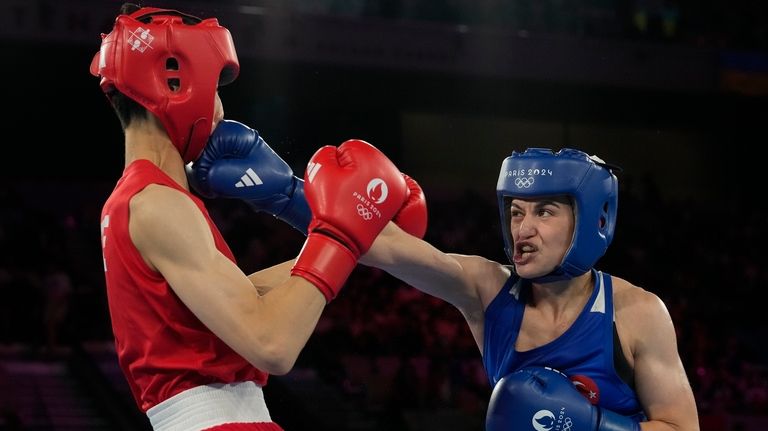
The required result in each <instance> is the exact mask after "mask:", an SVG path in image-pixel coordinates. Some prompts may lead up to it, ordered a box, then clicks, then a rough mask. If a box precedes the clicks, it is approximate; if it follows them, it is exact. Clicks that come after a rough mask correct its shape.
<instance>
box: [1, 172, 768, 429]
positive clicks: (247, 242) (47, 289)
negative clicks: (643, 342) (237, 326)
mask: <svg viewBox="0 0 768 431" xmlns="http://www.w3.org/2000/svg"><path fill="white" fill-rule="evenodd" d="M26 187H33V186H24V185H21V184H15V185H10V186H6V187H5V188H4V189H3V190H2V191H0V199H2V201H3V205H2V207H0V346H23V348H24V349H25V351H26V352H27V354H28V355H29V356H30V357H34V358H46V357H60V356H62V355H66V354H67V351H68V350H67V347H68V346H69V345H72V344H73V343H82V342H85V341H91V340H105V341H109V340H111V330H110V326H109V316H108V312H107V307H106V299H105V297H104V285H103V284H104V281H103V273H102V264H101V251H100V242H99V212H100V205H101V202H100V201H99V200H98V199H97V198H95V196H98V195H99V194H104V196H106V192H107V191H108V188H107V186H104V188H103V189H99V188H96V189H89V190H83V188H82V187H80V186H78V185H76V184H72V185H70V186H69V187H68V186H67V185H58V186H57V187H58V190H59V193H61V195H60V196H66V197H67V198H66V203H62V204H61V205H57V206H48V207H40V206H38V204H37V203H36V202H37V201H35V200H34V199H33V198H32V195H31V194H30V193H29V191H28V190H27V189H26ZM622 189H623V190H622V193H621V199H620V206H619V223H618V227H617V232H616V236H615V240H614V243H613V244H612V246H611V248H610V249H609V251H608V253H607V255H606V256H605V257H604V258H603V259H602V260H601V261H600V262H599V263H598V268H599V269H601V270H605V271H607V272H609V273H613V274H616V275H619V276H622V277H624V278H626V279H628V280H630V281H632V282H634V283H635V284H638V285H640V286H643V287H645V288H646V289H648V290H651V291H653V292H655V293H656V294H658V295H659V296H660V297H661V298H662V299H663V300H664V301H665V303H666V304H667V306H668V308H669V310H670V312H671V315H672V318H673V320H674V322H675V325H676V327H677V330H678V343H679V349H680V351H681V356H682V358H683V361H684V365H685V367H686V370H687V371H688V375H689V378H690V380H691V382H692V385H693V387H694V392H695V395H696V399H697V402H698V405H699V409H700V413H701V414H702V423H703V425H705V426H704V427H703V428H704V429H708V428H707V426H706V423H707V422H706V421H712V422H713V423H716V422H717V421H718V420H721V415H724V414H744V415H759V416H768V349H766V347H765V345H764V343H761V342H760V341H761V340H763V339H764V336H765V333H766V329H768V328H766V327H767V326H768V323H767V322H766V321H765V319H764V315H763V310H762V304H761V303H760V302H759V301H757V300H755V295H756V293H755V292H758V291H759V289H761V288H762V287H763V286H765V285H766V284H768V272H766V271H765V270H764V265H761V263H762V260H763V259H764V258H765V252H764V250H762V248H761V245H762V244H765V241H766V240H768V238H767V237H766V236H768V235H767V231H766V226H768V223H766V215H765V213H764V212H761V211H759V210H758V209H757V208H756V207H755V206H750V205H744V202H739V203H730V202H727V201H721V203H720V204H719V205H713V204H712V203H711V202H700V201H668V200H665V199H662V197H661V196H660V194H659V193H658V189H657V187H656V185H655V184H654V183H653V182H652V181H650V180H647V179H646V180H640V181H633V180H632V178H622ZM94 190H95V191H94ZM427 192H428V191H427ZM210 207H211V213H212V216H213V218H214V220H215V221H216V222H217V224H218V225H219V226H220V228H221V230H222V232H223V233H224V235H225V237H226V238H228V240H229V241H230V244H231V246H232V249H233V251H234V253H235V255H236V256H238V260H239V264H240V265H241V267H243V268H244V269H245V271H246V272H251V271H254V270H257V269H259V268H262V267H264V266H265V265H269V264H273V263H278V262H280V261H283V260H287V259H290V258H292V257H294V256H295V254H296V253H297V252H298V250H299V249H300V247H301V244H302V243H303V237H302V236H301V234H299V233H298V232H296V231H294V230H293V229H292V228H290V227H288V226H287V225H284V224H282V223H280V222H279V221H277V220H276V219H274V218H272V217H270V216H267V215H264V214H255V213H253V212H252V211H251V210H250V209H249V208H248V207H247V206H245V205H244V204H241V203H240V202H236V201H227V200H222V201H211V202H210ZM426 239H427V240H429V241H430V242H432V243H433V244H435V245H436V246H438V248H440V249H442V250H444V251H455V252H461V253H466V254H479V255H483V256H486V257H488V258H492V259H497V260H499V261H503V259H505V256H504V253H503V249H502V247H503V244H502V239H501V236H500V229H499V222H498V213H497V208H496V204H495V202H494V200H493V195H492V194H489V195H488V196H480V195H477V194H473V193H465V194H464V195H461V196H455V197H454V198H453V199H452V200H450V201H432V202H430V226H429V230H428V233H427V238H426ZM297 367H299V368H303V369H313V370H314V371H315V372H316V373H317V375H318V376H319V378H321V379H322V380H324V381H325V382H327V383H328V384H330V385H332V386H335V387H337V388H339V389H340V390H341V391H342V392H343V393H345V394H346V396H348V397H350V398H351V399H356V400H358V402H359V403H360V404H361V405H362V406H365V408H366V409H369V410H372V411H381V412H396V411H400V410H402V409H412V408H424V409H458V410H461V411H463V412H465V413H467V414H469V415H474V416H477V417H481V416H482V415H483V413H484V409H485V405H486V403H487V399H488V397H489V395H490V390H491V388H490V387H489V386H488V383H487V380H486V377H485V374H484V372H483V369H482V363H481V360H480V354H479V352H478V349H477V347H476V346H475V344H474V341H473V339H472V337H471V335H470V334H469V331H468V328H467V326H466V324H465V323H464V320H463V318H462V317H461V315H460V314H459V313H458V312H457V311H456V310H455V309H454V308H453V307H451V306H450V305H448V304H447V303H444V302H442V301H440V300H437V299H435V298H432V297H430V296H428V295H425V294H422V293H420V292H418V291H416V290H415V289H413V288H410V287H408V286H406V285H404V284H403V283H401V282H399V281H398V280H396V279H394V278H393V277H391V276H389V275H388V274H386V273H384V272H382V271H379V270H373V269H371V268H366V267H362V266H361V267H358V269H356V270H355V272H354V273H353V275H352V277H351V278H350V281H349V282H348V283H347V285H346V286H345V288H344V290H343V291H342V293H341V295H340V297H339V298H338V299H337V300H335V301H334V302H332V303H331V304H330V305H329V306H328V308H327V310H326V311H325V313H324V315H323V317H322V318H321V321H320V323H319V325H318V327H317V330H316V333H315V335H314V336H313V337H312V339H311V340H310V343H309V344H308V345H307V348H306V349H305V351H304V352H303V353H302V355H301V357H300V359H299V363H298V364H297ZM709 429H717V426H716V425H712V427H711V428H709Z"/></svg>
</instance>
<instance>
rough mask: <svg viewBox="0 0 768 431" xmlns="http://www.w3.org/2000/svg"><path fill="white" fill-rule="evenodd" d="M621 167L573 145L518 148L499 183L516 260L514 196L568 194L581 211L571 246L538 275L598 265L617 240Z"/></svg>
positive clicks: (564, 274) (563, 274) (509, 249)
mask: <svg viewBox="0 0 768 431" xmlns="http://www.w3.org/2000/svg"><path fill="white" fill-rule="evenodd" d="M620 170H621V169H620V168H619V167H617V166H615V165H610V164H607V163H605V162H604V161H603V160H602V159H600V158H598V157H596V156H589V155H588V154H587V153H585V152H583V151H580V150H576V149H571V148H564V149H562V150H560V151H558V152H556V153H555V152H553V151H552V150H551V149H548V148H529V149H527V150H525V151H523V152H517V151H513V152H512V155H511V156H509V157H507V158H506V159H504V162H503V163H502V164H501V172H500V173H499V180H498V182H497V183H496V195H497V198H498V204H499V214H500V217H501V229H502V235H503V237H504V245H505V247H504V249H505V251H506V253H507V257H508V258H509V259H510V262H511V261H512V255H513V253H514V244H513V241H512V234H511V232H510V215H509V203H510V201H511V200H512V199H514V198H522V199H530V198H537V197H543V196H560V195H565V196H569V197H570V198H571V199H572V202H573V211H574V216H575V227H574V231H573V238H572V240H571V246H570V247H569V249H568V250H567V251H566V253H565V256H564V257H563V260H562V261H561V262H560V264H559V265H558V266H557V267H555V268H554V270H553V271H552V272H550V273H549V274H547V275H544V276H542V277H538V278H536V279H534V280H533V281H535V282H540V283H548V282H552V281H558V280H567V279H570V278H573V277H577V276H579V275H581V274H584V273H585V272H587V271H589V270H590V269H592V267H593V266H594V265H595V263H596V262H597V261H598V260H599V259H600V258H601V257H602V256H603V255H604V254H605V252H606V250H607V249H608V245H610V243H611V241H612V240H613V233H614V230H615V228H616V215H617V209H618V194H619V190H618V180H617V178H616V176H615V175H614V173H613V171H620Z"/></svg>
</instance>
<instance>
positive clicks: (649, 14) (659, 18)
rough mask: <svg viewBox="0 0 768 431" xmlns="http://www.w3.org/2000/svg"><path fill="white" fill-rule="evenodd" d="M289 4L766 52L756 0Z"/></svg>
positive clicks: (767, 39) (763, 19)
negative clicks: (764, 50) (702, 0)
mask: <svg viewBox="0 0 768 431" xmlns="http://www.w3.org/2000/svg"><path fill="white" fill-rule="evenodd" d="M248 1H249V0H239V1H238V3H247V2H248ZM250 2H255V3H265V2H264V1H259V0H250ZM289 4H290V5H291V8H292V9H293V10H296V11H299V12H304V13H314V14H331V15H341V16H352V17H355V16H364V17H374V18H384V19H404V20H419V21H428V22H441V23H450V24H457V25H468V26H474V25H479V26H484V27H499V28H505V29H508V30H515V31H518V32H521V34H525V33H531V34H554V35H568V36H577V37H579V36H585V37H614V38H615V37H618V38H638V39H646V40H656V41H664V42H675V43H688V44H693V45H696V46H708V47H717V48H732V49H765V48H768V4H766V2H764V1H761V0H733V1H730V0H729V1H725V0H711V1H706V2H701V1H692V0H619V1H609V0H482V1H465V0H321V1H317V0H311V1H310V0H292V1H291V2H290V3H289Z"/></svg>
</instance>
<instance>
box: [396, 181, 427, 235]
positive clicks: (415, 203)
mask: <svg viewBox="0 0 768 431" xmlns="http://www.w3.org/2000/svg"><path fill="white" fill-rule="evenodd" d="M402 175H403V178H404V179H405V184H406V185H407V186H408V196H407V197H406V198H405V202H403V205H402V206H401V207H400V211H398V212H397V214H395V217H394V218H393V219H392V221H393V222H395V224H396V225H398V226H400V228H401V229H402V230H404V231H406V232H408V233H409V234H411V235H413V236H415V237H419V238H424V234H425V233H427V221H428V220H427V198H425V197H424V191H423V190H422V189H421V186H420V185H419V183H417V182H416V180H414V179H413V178H411V177H409V176H408V175H406V174H402Z"/></svg>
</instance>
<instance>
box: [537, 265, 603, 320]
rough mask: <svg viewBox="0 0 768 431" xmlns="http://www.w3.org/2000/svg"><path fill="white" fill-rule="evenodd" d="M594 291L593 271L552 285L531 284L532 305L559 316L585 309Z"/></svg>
mask: <svg viewBox="0 0 768 431" xmlns="http://www.w3.org/2000/svg"><path fill="white" fill-rule="evenodd" d="M593 289H594V281H593V279H592V271H587V272H586V273H585V274H582V275H580V276H578V277H574V278H572V279H569V280H563V281H556V282H552V283H532V284H531V305H532V306H534V307H536V308H540V309H550V310H552V312H553V313H554V314H555V315H556V316H557V315H560V314H562V313H563V312H565V311H566V310H569V309H574V308H576V309H578V310H581V308H583V307H584V304H586V303H587V301H588V300H589V297H590V295H592V291H593Z"/></svg>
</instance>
